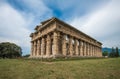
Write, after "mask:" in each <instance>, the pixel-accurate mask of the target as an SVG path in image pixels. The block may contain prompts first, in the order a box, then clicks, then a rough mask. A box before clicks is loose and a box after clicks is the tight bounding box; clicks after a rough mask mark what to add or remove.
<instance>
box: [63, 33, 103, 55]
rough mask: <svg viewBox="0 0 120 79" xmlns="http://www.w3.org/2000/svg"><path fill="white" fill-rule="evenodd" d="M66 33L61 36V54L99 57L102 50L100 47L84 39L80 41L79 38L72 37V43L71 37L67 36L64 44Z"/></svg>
mask: <svg viewBox="0 0 120 79" xmlns="http://www.w3.org/2000/svg"><path fill="white" fill-rule="evenodd" d="M65 36H66V35H64V36H63V44H62V45H63V46H62V47H63V48H62V52H63V55H65V56H66V55H70V56H74V55H75V56H96V57H101V56H102V51H101V47H98V46H95V45H92V44H90V43H87V42H85V41H82V40H80V39H74V43H73V42H72V40H73V37H69V40H67V43H68V44H67V45H68V46H66V37H65Z"/></svg>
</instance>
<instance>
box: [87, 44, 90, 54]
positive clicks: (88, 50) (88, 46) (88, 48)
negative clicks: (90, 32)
mask: <svg viewBox="0 0 120 79" xmlns="http://www.w3.org/2000/svg"><path fill="white" fill-rule="evenodd" d="M87 56H90V52H89V43H87Z"/></svg>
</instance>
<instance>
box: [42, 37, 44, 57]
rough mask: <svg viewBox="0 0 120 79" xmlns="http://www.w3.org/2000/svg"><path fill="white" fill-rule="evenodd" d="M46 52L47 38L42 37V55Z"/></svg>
mask: <svg viewBox="0 0 120 79" xmlns="http://www.w3.org/2000/svg"><path fill="white" fill-rule="evenodd" d="M44 54H45V38H44V37H42V44H41V56H42V57H43V55H44Z"/></svg>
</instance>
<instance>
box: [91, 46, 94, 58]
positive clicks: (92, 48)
mask: <svg viewBox="0 0 120 79" xmlns="http://www.w3.org/2000/svg"><path fill="white" fill-rule="evenodd" d="M93 52H94V47H93V45H91V55H92V56H93Z"/></svg>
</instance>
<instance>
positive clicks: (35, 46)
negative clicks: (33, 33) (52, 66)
mask: <svg viewBox="0 0 120 79" xmlns="http://www.w3.org/2000/svg"><path fill="white" fill-rule="evenodd" d="M36 50H37V43H36V41H34V56H36Z"/></svg>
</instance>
